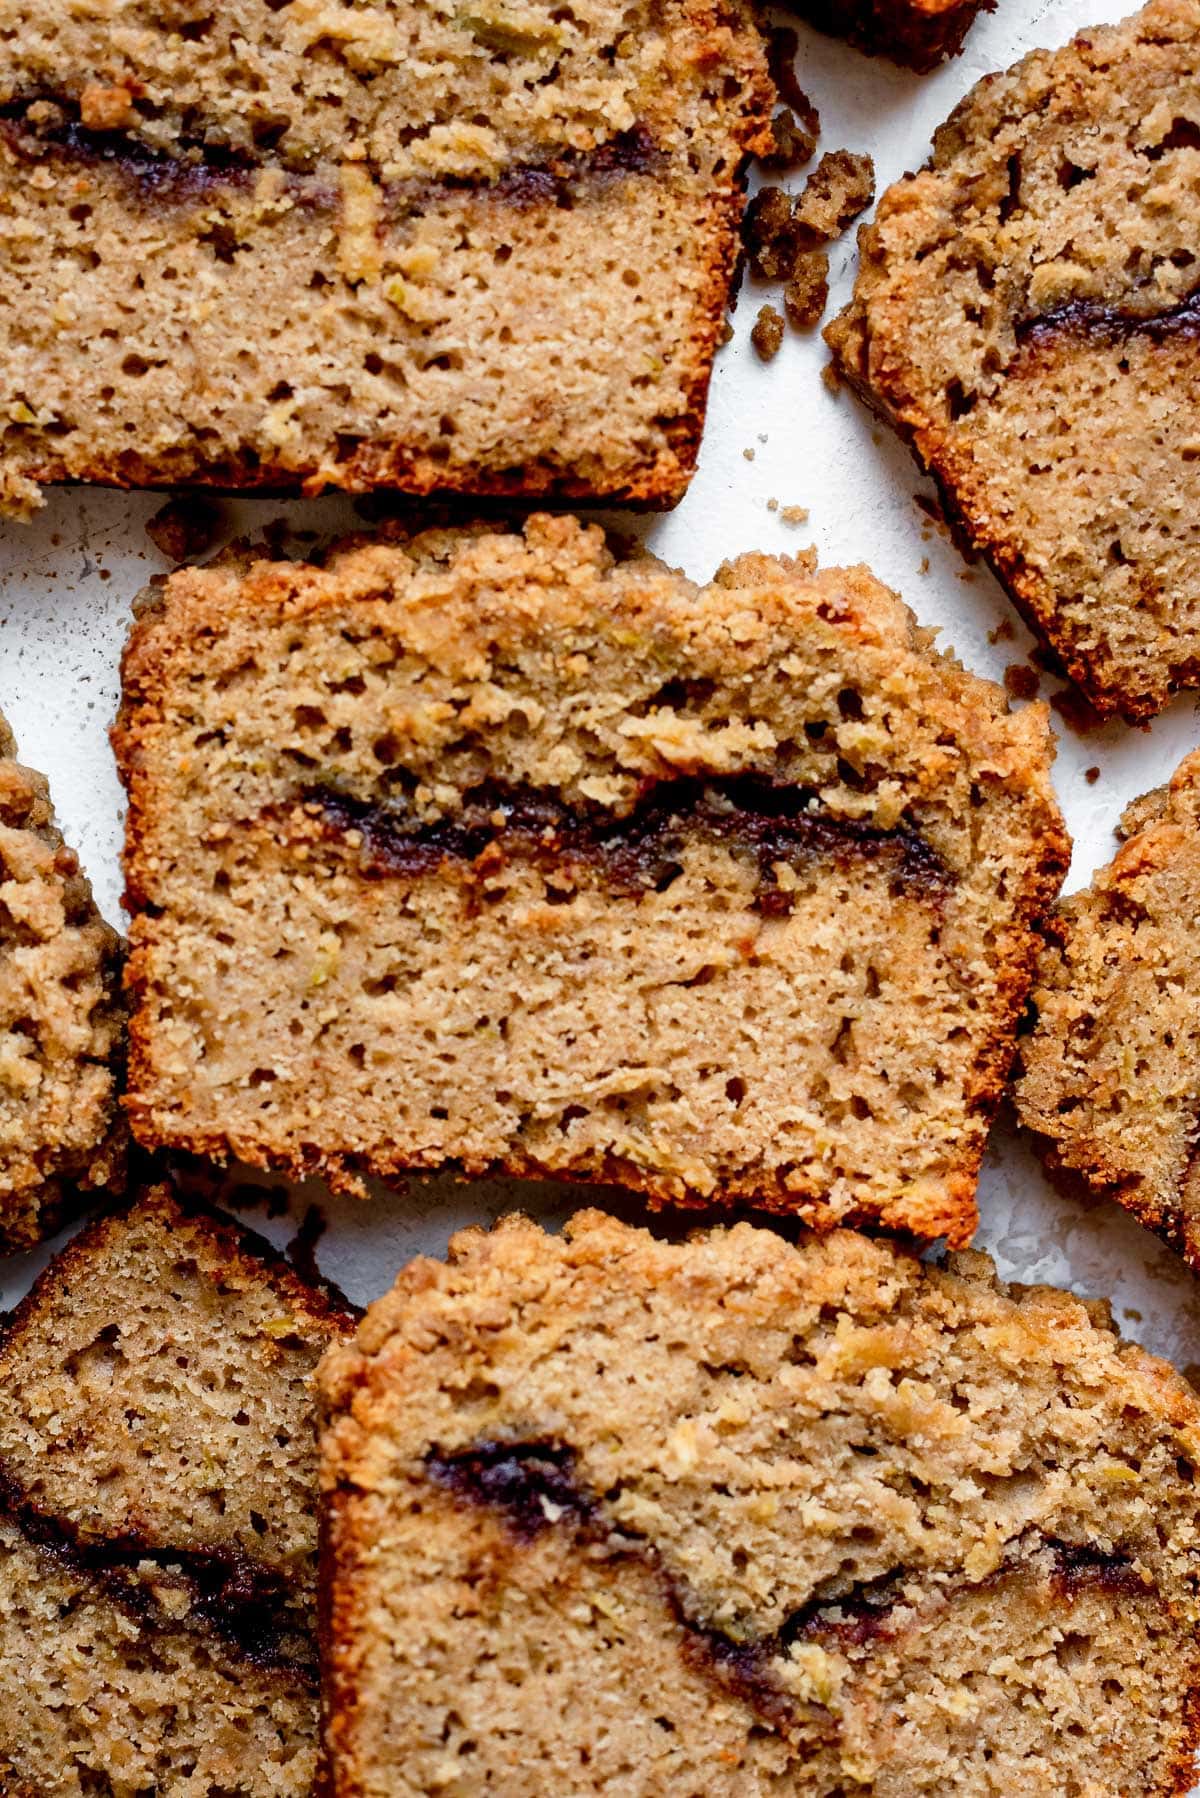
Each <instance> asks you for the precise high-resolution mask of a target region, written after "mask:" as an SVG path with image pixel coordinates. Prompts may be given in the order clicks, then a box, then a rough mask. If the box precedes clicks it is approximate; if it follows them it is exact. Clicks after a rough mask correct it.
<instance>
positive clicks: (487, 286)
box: [0, 0, 772, 512]
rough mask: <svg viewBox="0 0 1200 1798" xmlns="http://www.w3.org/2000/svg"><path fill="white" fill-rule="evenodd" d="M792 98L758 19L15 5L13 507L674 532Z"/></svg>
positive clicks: (321, 1)
mask: <svg viewBox="0 0 1200 1798" xmlns="http://www.w3.org/2000/svg"><path fill="white" fill-rule="evenodd" d="M771 91H772V90H771V85H770V82H769V79H768V77H767V75H766V64H765V57H764V53H763V46H762V43H761V41H760V35H759V32H758V29H757V26H756V25H755V23H754V20H753V18H752V16H751V13H750V10H749V8H748V6H745V5H744V4H743V0H664V3H663V4H661V5H659V4H649V3H647V0H635V4H633V5H632V6H627V5H625V4H623V0H581V3H580V4H579V5H575V6H572V7H568V8H563V7H561V6H558V5H557V4H551V0H469V3H468V4H465V5H463V6H461V7H447V6H442V5H436V4H432V3H431V0H381V3H380V4H377V5H370V6H355V5H348V4H343V3H341V0H328V3H326V0H293V3H292V4H284V5H281V4H280V3H279V0H245V4H241V5H239V6H238V7H236V8H233V9H231V8H228V7H226V8H221V7H212V6H210V7H204V6H197V5H193V4H191V3H190V0H187V3H185V0H177V3H176V0H173V3H172V4H170V5H165V6H162V7H151V6H148V5H145V4H141V3H139V4H137V5H135V6H131V7H127V8H125V9H124V10H123V11H122V16H121V20H120V23H119V24H118V25H114V22H113V20H112V18H111V17H110V14H109V11H108V10H107V9H105V8H100V9H96V8H94V7H79V6H77V5H74V4H73V3H72V0H36V4H35V0H12V4H10V5H9V6H8V7H7V8H6V10H5V31H4V38H3V43H2V44H0V357H2V359H3V363H4V367H5V371H6V374H5V379H6V398H5V403H4V406H3V409H2V412H3V415H2V417H0V433H2V435H0V510H3V509H7V510H9V511H14V512H21V511H28V510H29V509H30V508H32V507H34V506H36V505H37V504H39V503H40V498H41V494H40V488H41V486H42V484H44V483H46V482H52V481H67V480H72V481H75V480H84V481H100V482H108V483H111V484H114V485H117V486H122V487H128V486H161V485H164V484H170V485H173V486H178V485H183V484H195V485H203V486H217V487H225V488H263V489H273V490H284V489H286V490H296V489H298V488H299V489H303V491H305V492H310V493H311V492H316V491H319V490H320V489H322V488H324V487H337V488H345V489H349V490H351V491H355V492H361V491H366V490H370V489H373V488H378V487H390V488H398V489H402V490H404V491H406V492H410V493H427V492H429V491H431V490H434V489H442V490H446V491H459V492H468V493H478V494H494V493H513V494H537V493H547V492H556V493H565V494H574V495H579V496H583V497H599V496H605V497H607V498H610V499H616V498H622V499H626V500H631V501H638V502H646V503H651V504H671V503H673V502H674V501H675V500H677V499H678V498H679V497H680V496H681V494H682V493H683V491H684V489H685V487H686V485H687V482H688V479H689V477H690V475H691V472H692V468H693V465H694V462H695V457H696V451H697V448H698V444H699V437H700V431H701V426H702V422H703V415H704V407H705V399H706V394H707V388H708V380H709V375H710V372H711V367H712V359H713V355H714V352H715V348H716V345H717V343H718V341H719V339H720V332H721V328H722V321H723V316H724V307H725V303H726V300H727V298H728V292H729V285H730V281H731V278H732V275H733V272H734V267H735V260H736V251H737V230H738V224H739V220H740V216H741V210H742V205H743V187H744V179H743V174H744V165H745V163H746V161H747V158H748V156H749V155H750V153H751V152H753V151H754V150H756V149H760V148H762V149H766V148H769V147H770V143H771V141H772V140H771V137H770V131H769V118H770V100H771Z"/></svg>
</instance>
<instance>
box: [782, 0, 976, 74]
mask: <svg viewBox="0 0 1200 1798" xmlns="http://www.w3.org/2000/svg"><path fill="white" fill-rule="evenodd" d="M793 4H794V5H795V7H796V10H797V12H801V13H803V14H804V16H805V18H806V19H809V20H811V22H812V23H813V24H814V25H816V26H818V27H819V28H820V29H821V30H822V31H829V32H833V33H834V34H835V35H836V36H837V37H844V38H847V39H848V40H849V42H850V43H852V44H853V45H854V47H855V49H856V50H865V51H866V52H867V54H868V55H869V56H890V57H891V58H892V60H893V61H894V62H899V63H903V64H904V65H905V67H907V68H910V69H916V70H918V72H919V73H921V74H925V73H927V72H928V71H929V70H930V69H932V68H936V66H937V64H938V63H939V62H943V61H944V60H945V58H946V57H948V56H957V55H958V53H959V51H960V50H961V49H962V47H963V39H964V38H965V37H966V35H967V32H968V31H969V30H970V29H971V26H972V25H973V24H974V23H975V20H976V18H977V17H978V16H979V14H980V13H981V12H984V11H987V12H991V11H994V10H995V6H996V0H793Z"/></svg>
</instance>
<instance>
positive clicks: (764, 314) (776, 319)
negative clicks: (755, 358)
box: [750, 306, 783, 362]
mask: <svg viewBox="0 0 1200 1798" xmlns="http://www.w3.org/2000/svg"><path fill="white" fill-rule="evenodd" d="M750 341H751V343H752V344H753V345H754V347H755V349H756V350H757V351H758V353H759V355H760V356H761V357H762V359H763V361H764V362H770V361H771V360H772V358H773V357H775V356H777V355H778V354H779V346H780V344H781V343H782V342H783V319H782V318H781V316H780V315H779V313H778V312H776V310H775V308H774V306H761V307H760V308H759V313H758V317H757V318H756V319H755V321H754V325H753V328H752V329H751V332H750Z"/></svg>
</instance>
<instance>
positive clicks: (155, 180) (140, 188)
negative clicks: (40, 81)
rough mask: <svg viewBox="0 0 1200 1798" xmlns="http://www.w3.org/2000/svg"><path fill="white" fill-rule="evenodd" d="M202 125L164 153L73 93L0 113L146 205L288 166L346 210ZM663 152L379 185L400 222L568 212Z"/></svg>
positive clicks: (326, 181)
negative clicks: (495, 206) (86, 108)
mask: <svg viewBox="0 0 1200 1798" xmlns="http://www.w3.org/2000/svg"><path fill="white" fill-rule="evenodd" d="M201 127H202V121H197V123H196V124H195V125H194V126H193V128H192V130H191V131H190V133H189V134H187V135H185V136H182V137H180V138H179V139H178V140H177V148H175V149H172V150H164V149H160V148H159V147H158V146H157V145H155V144H152V143H150V142H148V141H147V140H146V139H145V138H144V137H142V136H141V135H139V133H138V132H137V131H136V129H134V130H128V129H117V130H107V131H98V130H94V129H92V128H90V127H88V126H86V125H84V124H83V122H82V120H81V118H80V116H79V106H78V102H77V101H75V100H73V99H72V98H71V97H70V96H69V95H64V94H59V93H52V94H30V95H25V96H22V97H20V98H17V99H13V100H10V101H8V102H7V104H5V105H2V106H0V138H2V139H3V141H4V142H5V143H7V145H8V147H9V149H10V150H11V151H13V152H14V154H16V155H18V156H20V157H21V158H23V159H24V160H27V161H44V160H46V159H47V158H55V159H57V160H59V161H64V162H71V163H74V164H77V165H81V166H85V167H86V166H91V167H98V168H108V169H111V170H113V171H114V172H115V173H118V174H120V175H121V176H123V177H124V178H125V179H126V180H127V181H128V182H129V183H130V184H131V185H132V186H133V187H134V188H136V190H137V192H138V195H139V198H140V199H141V200H142V201H143V202H149V201H151V200H154V199H159V200H162V201H164V202H175V203H185V202H198V201H201V200H203V199H205V198H206V197H208V196H211V195H212V194H213V193H214V192H215V191H217V190H221V189H226V190H228V189H230V188H237V187H244V186H246V185H247V184H248V183H249V182H250V181H252V180H253V179H254V177H255V176H256V175H257V173H258V172H259V170H260V169H264V168H280V169H282V171H283V173H284V175H285V178H286V180H287V184H288V191H289V193H290V194H291V196H292V198H293V199H294V200H295V201H297V202H299V203H300V204H304V205H308V206H316V207H323V208H331V207H335V206H337V205H338V204H339V203H340V190H339V186H338V182H337V180H336V178H332V179H331V177H330V175H329V173H328V172H325V173H318V172H315V171H309V170H306V169H305V168H303V167H300V166H294V165H291V164H289V163H288V161H287V159H286V157H284V156H282V155H281V154H277V153H276V151H275V147H274V144H273V143H272V142H271V141H270V139H269V138H267V139H264V140H263V142H262V143H261V144H253V145H250V146H237V147H233V146H230V145H228V144H222V143H221V142H220V141H218V140H215V139H214V136H213V134H212V133H210V132H206V131H204V130H203V129H202V128H201ZM665 162H666V158H665V155H664V153H663V152H662V151H661V150H660V149H659V148H658V146H657V145H656V144H655V142H654V139H653V138H652V137H651V135H650V133H649V131H648V130H647V129H646V127H645V126H644V125H635V126H633V127H632V128H631V129H630V130H628V131H621V132H618V133H617V134H616V135H615V136H614V137H612V138H610V139H609V141H608V142H607V143H603V144H599V145H597V146H596V147H595V148H594V149H591V150H571V149H564V150H563V151H561V152H560V153H559V154H558V155H556V156H553V157H547V158H546V159H544V160H536V161H527V162H513V163H511V164H510V165H509V166H508V167H507V168H503V169H501V171H500V172H499V174H497V175H495V176H494V177H490V178H489V177H486V176H484V175H482V174H480V175H470V174H467V175H444V176H440V177H433V176H427V177H421V178H415V179H412V180H401V181H391V182H386V183H381V191H382V194H383V198H384V202H385V205H386V207H387V209H388V210H389V211H390V212H392V213H393V214H394V215H395V216H397V217H401V218H402V217H404V216H406V215H408V214H410V213H412V212H419V211H422V210H428V209H430V208H431V207H432V206H434V205H436V203H437V202H438V201H439V200H443V199H445V197H446V196H447V195H449V194H454V193H477V194H479V195H480V196H481V197H484V198H486V199H488V200H495V201H500V202H503V203H504V204H506V205H509V206H515V207H522V206H558V207H566V208H569V207H570V206H571V204H572V203H573V201H574V198H575V197H576V195H578V194H580V193H582V192H585V191H587V190H588V189H590V188H595V187H600V188H603V187H604V185H605V184H606V183H608V182H610V181H613V180H619V179H623V178H624V177H626V176H629V175H637V176H647V175H654V174H656V173H659V172H660V171H661V170H662V168H663V167H664V166H665Z"/></svg>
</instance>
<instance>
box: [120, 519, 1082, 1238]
mask: <svg viewBox="0 0 1200 1798" xmlns="http://www.w3.org/2000/svg"><path fill="white" fill-rule="evenodd" d="M114 742H115V747H116V751H117V756H118V761H119V763H120V766H121V770H122V774H123V778H124V780H125V782H126V785H127V788H128V791H129V802H130V803H129V818H128V838H127V848H126V876H127V883H128V903H129V906H130V909H131V912H132V914H133V923H132V956H131V961H130V968H129V982H130V991H131V994H132V998H133V1005H134V1017H133V1022H132V1031H131V1036H132V1056H131V1072H130V1093H129V1099H128V1104H129V1114H130V1118H131V1121H132V1125H133V1129H134V1131H135V1134H136V1135H137V1136H138V1138H139V1139H140V1141H141V1142H143V1143H144V1144H145V1145H146V1146H148V1147H153V1146H157V1145H171V1146H173V1147H176V1148H181V1149H188V1150H192V1151H195V1152H197V1153H199V1154H204V1155H212V1156H216V1157H217V1158H218V1159H223V1158H225V1157H227V1156H230V1155H235V1156H240V1157H242V1158H243V1159H246V1160H249V1161H252V1162H257V1163H259V1164H260V1165H264V1166H271V1167H276V1168H280V1169H287V1170H289V1171H291V1172H293V1173H306V1172H310V1171H311V1172H320V1173H322V1174H323V1175H325V1176H326V1177H328V1178H329V1179H331V1180H333V1181H335V1182H337V1183H340V1184H342V1185H346V1186H351V1187H355V1186H356V1184H357V1182H358V1180H359V1177H360V1176H361V1175H362V1174H363V1173H366V1172H373V1173H376V1174H379V1175H381V1176H383V1177H385V1178H387V1177H391V1176H394V1175H397V1174H399V1173H401V1172H402V1171H404V1170H405V1169H410V1168H434V1167H438V1166H440V1165H443V1164H446V1163H449V1164H452V1165H455V1166H457V1167H459V1168H461V1169H463V1170H465V1171H467V1172H469V1173H480V1172H483V1171H485V1170H487V1169H490V1168H496V1167H503V1168H506V1169H508V1170H510V1171H511V1172H513V1173H518V1174H540V1173H547V1174H554V1175H561V1176H564V1177H575V1178H582V1179H597V1180H610V1179H616V1180H619V1181H622V1182H624V1183H625V1184H627V1185H629V1186H632V1187H635V1188H637V1189H638V1190H640V1191H642V1192H644V1193H646V1194H647V1195H648V1197H649V1198H650V1199H651V1200H652V1201H653V1202H654V1203H671V1202H678V1203H684V1204H704V1203H713V1204H728V1203H730V1202H732V1201H735V1200H745V1201H747V1202H750V1203H753V1204H756V1205H762V1206H765V1207H768V1208H771V1209H774V1210H778V1211H786V1212H796V1213H799V1214H801V1215H803V1216H804V1217H806V1218H808V1219H810V1220H811V1221H812V1222H814V1223H816V1224H819V1225H823V1226H828V1225H830V1224H831V1223H833V1222H836V1221H837V1220H839V1219H844V1218H847V1217H854V1218H863V1219H878V1220H881V1221H883V1222H886V1223H888V1224H890V1225H892V1226H894V1227H900V1228H909V1229H912V1230H914V1231H919V1232H921V1233H922V1234H925V1235H928V1236H937V1235H939V1234H941V1233H946V1234H947V1235H949V1236H951V1237H953V1238H954V1239H955V1240H956V1241H958V1242H962V1241H965V1240H966V1239H967V1238H968V1237H969V1235H970V1232H971V1228H972V1225H973V1222H974V1215H975V1214H974V1196H973V1195H974V1189H975V1181H976V1175H977V1170H978V1165H979V1159H980V1156H981V1153H982V1149H983V1143H984V1138H985V1135H986V1131H987V1126H988V1120H989V1117H990V1115H991V1112H992V1108H993V1106H994V1104H995V1102H996V1100H997V1098H998V1095H999V1092H1000V1090H1001V1087H1002V1084H1003V1081H1004V1078H1005V1075H1006V1070H1007V1067H1008V1062H1009V1059H1010V1055H1011V1052H1012V1047H1013V1037H1014V1030H1015V1024H1016V1019H1017V1017H1018V1015H1019V1013H1020V1010H1021V1007H1022V1005H1023V1003H1024V997H1025V992H1026V988H1027V983H1028V979H1029V974H1030V969H1031V963H1032V957H1033V955H1034V954H1035V952H1036V946H1037V942H1038V939H1037V937H1036V934H1035V929H1034V926H1035V923H1036V920H1037V918H1038V916H1039V915H1040V913H1041V912H1042V911H1043V909H1044V908H1045V907H1046V906H1047V905H1048V903H1049V902H1050V900H1051V898H1052V896H1053V895H1054V893H1055V892H1056V891H1057V889H1058V885H1059V883H1060V881H1061V878H1062V874H1063V871H1064V868H1065V865H1066V837H1065V834H1064V831H1063V828H1062V822H1061V819H1060V817H1059V814H1058V810H1057V808H1056V806H1055V803H1054V798H1053V794H1052V791H1051V787H1050V781H1049V773H1048V764H1049V758H1050V755H1051V740H1050V735H1049V731H1048V728H1047V714H1046V712H1045V709H1044V708H1040V707H1029V708H1028V709H1027V710H1025V711H1023V712H1020V713H1017V714H1011V713H1010V712H1009V711H1008V708H1007V704H1006V701H1005V699H1004V695H1003V694H1002V693H1001V691H1000V690H999V689H998V688H996V687H994V686H991V685H989V684H988V683H987V682H985V681H981V680H978V679H976V678H975V677H974V676H972V675H970V674H968V673H966V672H965V671H964V670H963V669H962V668H961V667H960V666H959V665H958V663H957V662H955V661H954V660H953V659H951V658H950V657H947V656H942V655H939V654H937V653H936V652H935V651H934V649H933V647H932V641H931V638H930V635H929V633H927V632H925V631H922V630H921V629H919V627H918V626H917V625H916V623H915V622H914V620H913V618H912V616H911V614H910V613H909V612H908V611H907V610H906V608H905V607H904V606H903V605H902V604H901V603H900V601H899V600H898V599H897V598H896V596H895V595H894V594H893V593H891V592H889V591H888V590H887V589H886V588H884V587H882V586H880V584H879V583H878V582H877V581H875V580H874V579H872V577H871V576H870V575H869V574H868V573H867V571H866V570H865V569H861V568H859V569H849V570H839V569H830V570H826V571H824V572H822V573H818V572H817V570H816V567H815V559H814V558H813V557H811V556H808V557H800V558H798V559H797V560H795V561H773V560H771V559H769V558H766V557H759V556H745V557H743V558H741V559H740V560H739V561H737V562H735V563H732V564H730V565H728V566H727V567H725V568H724V569H722V570H721V572H720V573H719V574H718V576H717V578H716V579H715V580H714V582H713V583H712V584H711V585H709V586H706V587H698V586H695V585H694V584H693V583H691V582H690V581H687V580H685V579H684V578H683V577H682V576H681V575H679V574H676V573H673V572H672V571H671V570H669V569H668V568H666V567H665V566H664V565H663V564H662V563H661V562H658V561H657V560H655V559H654V558H652V557H649V556H644V555H643V556H636V557H632V558H630V559H628V560H625V561H617V560H614V558H613V555H612V554H611V553H610V551H609V550H608V549H607V548H606V546H605V542H604V538H603V536H602V534H601V532H600V531H599V529H598V528H595V527H592V528H584V527H583V526H581V525H580V524H579V523H578V522H577V521H575V520H573V519H571V518H566V517H557V518H549V517H535V518H533V519H532V520H530V521H529V523H528V524H527V525H526V528H525V530H524V533H523V534H519V535H518V534H507V533H498V532H495V531H494V530H490V529H488V528H486V527H479V528H478V529H474V530H457V531H434V532H428V533H425V534H423V535H421V536H418V537H415V538H408V539H406V538H404V537H402V536H399V535H394V536H392V537H391V538H387V539H383V540H378V541H374V542H359V543H356V544H350V545H347V546H344V547H341V548H337V549H335V550H333V551H332V552H331V553H330V554H329V556H328V557H327V559H326V560H325V561H324V563H323V564H322V565H320V566H313V565H308V564H305V565H297V564H292V563H280V562H275V563H272V562H266V561H258V562H249V563H246V562H239V561H233V562H230V563H228V564H226V565H223V566H218V567H212V568H208V569H189V570H182V571H180V572H178V573H176V574H175V575H174V576H172V577H171V579H170V580H169V581H168V583H167V585H166V587H165V589H164V590H163V592H162V595H161V598H160V600H159V603H157V604H156V605H154V606H152V607H151V608H150V609H149V610H148V611H146V612H145V613H144V614H143V616H142V617H141V619H140V622H139V623H138V624H137V626H136V628H135V631H134V634H133V637H132V640H131V643H130V645H129V648H128V652H127V654H126V657H125V664H124V701H123V706H122V713H121V718H120V721H119V723H118V726H117V729H116V732H115V735H114Z"/></svg>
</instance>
